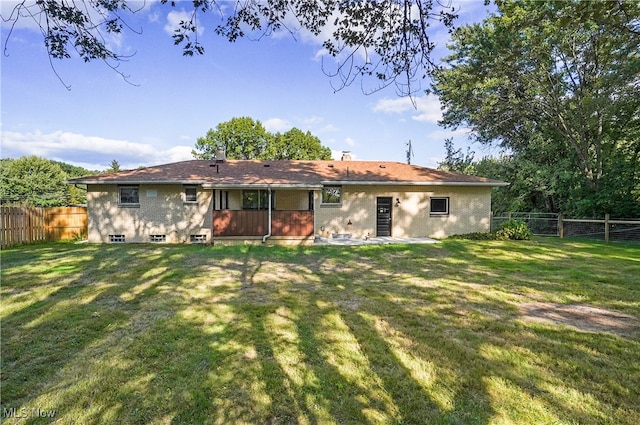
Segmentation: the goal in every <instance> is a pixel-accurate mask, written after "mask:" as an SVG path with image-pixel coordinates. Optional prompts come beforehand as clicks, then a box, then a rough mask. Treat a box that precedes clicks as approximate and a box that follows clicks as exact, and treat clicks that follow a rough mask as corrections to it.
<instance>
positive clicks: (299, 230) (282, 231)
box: [213, 210, 313, 237]
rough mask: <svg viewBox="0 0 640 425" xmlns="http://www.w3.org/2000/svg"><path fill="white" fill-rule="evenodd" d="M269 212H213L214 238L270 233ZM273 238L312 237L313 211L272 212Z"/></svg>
mask: <svg viewBox="0 0 640 425" xmlns="http://www.w3.org/2000/svg"><path fill="white" fill-rule="evenodd" d="M268 223H269V212H268V211H233V210H220V211H214V212H213V236H214V237H224V236H263V235H266V234H267V232H268V231H269V226H268ZM271 234H272V236H296V237H298V236H312V235H313V211H272V212H271Z"/></svg>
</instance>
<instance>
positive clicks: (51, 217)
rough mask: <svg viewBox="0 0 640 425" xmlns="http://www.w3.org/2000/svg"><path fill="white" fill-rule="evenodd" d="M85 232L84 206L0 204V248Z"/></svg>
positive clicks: (67, 237)
mask: <svg viewBox="0 0 640 425" xmlns="http://www.w3.org/2000/svg"><path fill="white" fill-rule="evenodd" d="M86 235H87V208H86V207H53V208H41V207H0V247H2V248H8V247H10V246H14V245H18V244H23V243H32V242H39V241H59V240H70V239H75V238H79V237H85V236H86Z"/></svg>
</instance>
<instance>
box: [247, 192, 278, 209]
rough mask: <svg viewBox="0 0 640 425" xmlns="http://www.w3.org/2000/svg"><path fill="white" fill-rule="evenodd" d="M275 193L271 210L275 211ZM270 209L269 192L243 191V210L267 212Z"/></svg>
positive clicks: (272, 196) (273, 193)
mask: <svg viewBox="0 0 640 425" xmlns="http://www.w3.org/2000/svg"><path fill="white" fill-rule="evenodd" d="M274 195H275V192H273V191H272V192H271V209H275V196H274ZM268 208H269V192H268V191H266V190H243V191H242V209H243V210H266V209H268Z"/></svg>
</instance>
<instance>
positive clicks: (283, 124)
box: [262, 118, 293, 133]
mask: <svg viewBox="0 0 640 425" xmlns="http://www.w3.org/2000/svg"><path fill="white" fill-rule="evenodd" d="M262 125H263V126H264V128H265V130H267V131H269V132H271V133H274V132H280V133H282V132H285V131H289V130H291V128H292V127H293V125H291V123H290V122H289V121H287V120H285V119H282V118H269V119H268V120H266V121H264V122H263V123H262Z"/></svg>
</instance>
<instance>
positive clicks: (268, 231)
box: [262, 186, 271, 243]
mask: <svg viewBox="0 0 640 425" xmlns="http://www.w3.org/2000/svg"><path fill="white" fill-rule="evenodd" d="M267 193H268V195H267V196H268V198H269V219H268V222H267V234H266V235H264V236H263V237H262V243H265V242H266V241H267V239H268V238H270V237H271V186H267Z"/></svg>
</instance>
